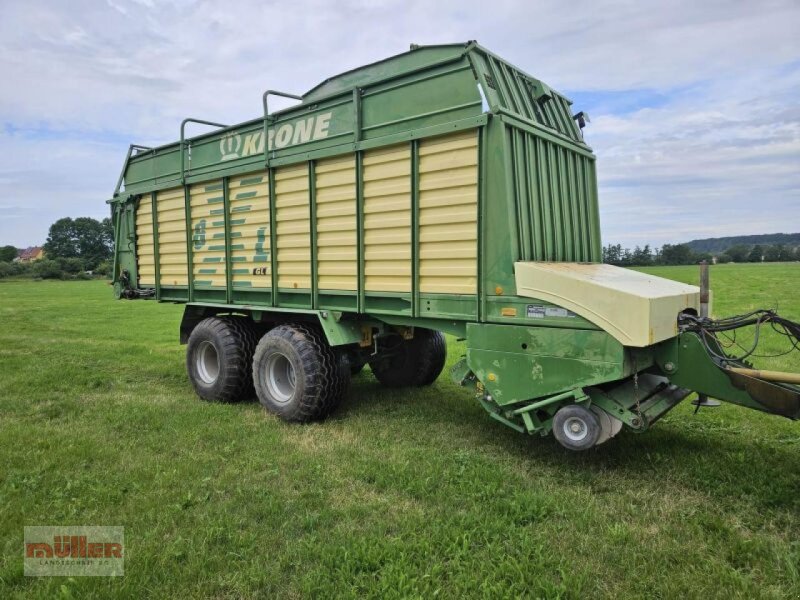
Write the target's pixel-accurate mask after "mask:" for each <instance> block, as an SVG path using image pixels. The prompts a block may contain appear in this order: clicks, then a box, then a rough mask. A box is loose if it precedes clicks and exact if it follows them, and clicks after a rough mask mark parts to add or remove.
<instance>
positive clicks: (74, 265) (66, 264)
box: [56, 257, 86, 275]
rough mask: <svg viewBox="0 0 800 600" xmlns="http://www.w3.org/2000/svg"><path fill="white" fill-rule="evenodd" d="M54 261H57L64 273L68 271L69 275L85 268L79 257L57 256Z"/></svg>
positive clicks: (81, 271)
mask: <svg viewBox="0 0 800 600" xmlns="http://www.w3.org/2000/svg"><path fill="white" fill-rule="evenodd" d="M56 262H57V263H58V268H59V269H61V270H62V271H63V272H64V273H68V274H70V275H77V274H78V273H83V271H85V270H86V267H85V266H84V264H83V260H81V259H80V258H61V257H59V258H57V259H56Z"/></svg>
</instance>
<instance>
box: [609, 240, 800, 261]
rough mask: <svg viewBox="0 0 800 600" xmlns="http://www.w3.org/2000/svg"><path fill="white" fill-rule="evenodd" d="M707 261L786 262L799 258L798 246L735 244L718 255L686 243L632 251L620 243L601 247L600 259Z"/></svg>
mask: <svg viewBox="0 0 800 600" xmlns="http://www.w3.org/2000/svg"><path fill="white" fill-rule="evenodd" d="M703 260H705V261H708V262H709V263H711V262H714V261H716V262H717V263H730V262H734V263H747V262H751V263H757V262H788V261H796V260H800V246H795V247H792V246H785V245H784V244H774V245H761V244H755V245H754V246H747V245H745V244H736V245H735V246H731V247H730V248H728V249H727V250H725V251H724V252H722V253H720V254H715V255H712V254H711V253H710V252H695V251H694V250H692V248H691V247H690V246H689V245H688V244H664V245H663V246H662V247H661V248H654V249H653V248H651V247H650V245H649V244H647V245H645V246H644V247H640V246H636V247H635V248H634V249H633V250H631V249H630V248H623V247H622V245H621V244H616V245H615V244H609V245H607V246H604V247H603V262H604V263H607V264H610V265H617V266H620V267H646V266H648V265H695V264H697V263H699V262H700V261H703Z"/></svg>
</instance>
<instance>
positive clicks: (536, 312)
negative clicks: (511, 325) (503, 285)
mask: <svg viewBox="0 0 800 600" xmlns="http://www.w3.org/2000/svg"><path fill="white" fill-rule="evenodd" d="M544 313H545V308H544V306H537V305H536V304H528V309H527V310H526V311H525V314H526V315H527V316H528V318H529V319H544Z"/></svg>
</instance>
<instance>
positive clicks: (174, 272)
mask: <svg viewBox="0 0 800 600" xmlns="http://www.w3.org/2000/svg"><path fill="white" fill-rule="evenodd" d="M156 209H157V211H158V266H159V275H160V276H161V285H167V286H188V285H189V278H188V265H187V260H186V205H185V203H184V195H183V188H182V187H181V188H173V189H171V190H163V191H161V192H158V194H157V196H156Z"/></svg>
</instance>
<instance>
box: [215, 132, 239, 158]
mask: <svg viewBox="0 0 800 600" xmlns="http://www.w3.org/2000/svg"><path fill="white" fill-rule="evenodd" d="M241 149H242V136H241V135H239V134H238V133H229V134H227V135H226V136H225V137H223V138H222V139H221V140H220V141H219V151H220V153H221V154H222V160H231V159H232V158H239V150H241Z"/></svg>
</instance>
